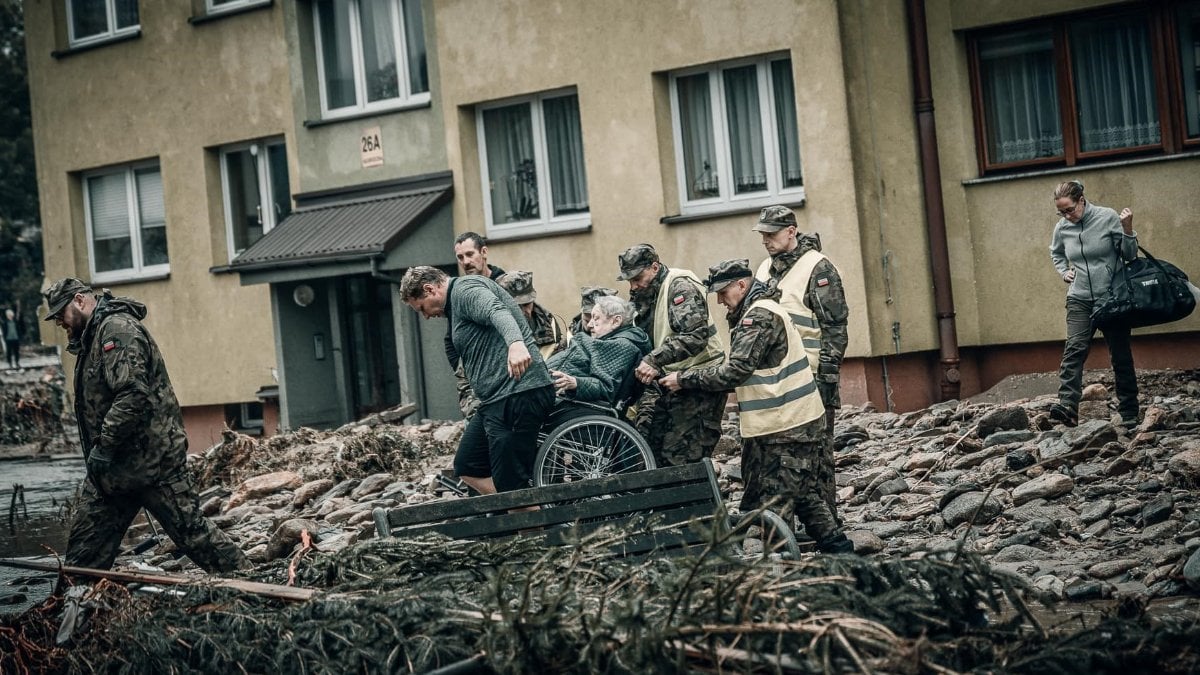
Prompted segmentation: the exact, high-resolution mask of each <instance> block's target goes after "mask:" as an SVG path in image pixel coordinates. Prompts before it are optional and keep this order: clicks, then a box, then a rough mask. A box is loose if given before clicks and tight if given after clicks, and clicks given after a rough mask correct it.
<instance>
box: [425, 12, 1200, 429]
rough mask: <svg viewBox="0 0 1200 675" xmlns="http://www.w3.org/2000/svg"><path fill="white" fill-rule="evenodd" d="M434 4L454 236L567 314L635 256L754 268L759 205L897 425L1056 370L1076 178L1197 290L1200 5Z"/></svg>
mask: <svg viewBox="0 0 1200 675" xmlns="http://www.w3.org/2000/svg"><path fill="white" fill-rule="evenodd" d="M437 7H438V9H437V14H436V25H437V34H438V39H439V48H438V52H439V60H440V65H441V79H440V82H441V97H442V102H443V105H444V107H445V109H446V111H447V115H446V144H447V148H448V153H449V164H450V168H451V170H452V171H453V172H454V174H455V176H456V177H459V178H460V181H459V184H458V185H457V186H456V194H455V200H454V219H455V222H456V223H470V224H472V225H473V226H476V227H480V228H483V229H482V231H485V232H486V234H487V236H488V237H489V238H490V239H491V241H492V242H494V243H493V245H492V247H491V249H492V253H493V258H494V259H495V260H496V261H497V262H498V263H499V264H500V265H501V266H502V267H505V268H506V269H513V268H522V269H528V270H531V271H532V272H533V273H534V280H535V284H536V285H537V288H538V290H539V302H543V301H544V303H543V304H546V305H547V306H548V307H550V308H552V309H554V310H555V311H557V312H558V313H560V314H563V315H565V316H569V315H571V314H574V312H575V311H576V310H575V307H576V306H577V301H578V296H577V293H578V287H579V286H580V285H585V284H606V285H611V286H614V287H615V286H618V284H617V283H616V282H614V281H613V279H614V277H615V274H616V271H617V266H616V256H617V253H618V252H619V251H621V250H622V249H623V248H625V247H626V246H629V245H631V244H634V243H637V242H641V241H647V242H650V243H653V244H654V245H655V246H656V247H657V249H658V250H659V252H660V253H661V255H662V258H663V260H664V262H666V263H667V264H668V265H672V266H679V267H686V268H690V269H692V270H695V271H697V272H700V273H703V272H704V271H705V270H706V269H707V267H708V265H710V264H712V263H713V262H715V261H717V260H720V259H724V258H729V257H733V256H744V257H748V258H750V259H751V261H752V262H754V263H757V262H758V261H760V260H762V259H763V258H764V257H765V252H764V250H763V249H762V247H761V245H760V242H759V239H758V237H757V235H756V234H755V233H753V232H751V230H750V227H751V225H752V224H753V223H754V220H755V214H756V213H757V211H758V209H759V208H760V207H761V206H764V205H766V204H772V203H784V204H788V205H790V206H792V207H793V208H794V209H795V211H796V213H797V217H798V218H799V221H800V229H801V230H804V231H810V232H814V231H815V232H818V233H820V235H821V238H822V241H823V244H824V251H825V253H826V254H828V255H829V257H830V258H831V259H832V260H833V261H834V262H835V263H836V264H837V265H838V267H839V269H840V271H841V274H842V277H843V279H844V281H845V286H846V293H847V297H848V300H849V302H850V306H851V319H850V346H849V350H848V356H849V357H850V358H849V360H848V362H847V365H846V366H845V368H844V369H843V380H842V381H843V385H842V386H843V395H844V398H845V399H847V400H849V401H851V402H856V403H858V402H863V401H865V400H868V399H869V400H872V401H873V402H875V403H876V405H878V406H879V407H880V408H884V407H885V406H887V407H890V408H895V409H901V410H907V409H913V408H915V407H920V406H923V405H927V404H929V403H931V402H933V401H936V400H939V399H941V398H943V397H946V396H968V395H971V394H973V393H976V392H978V391H980V390H981V389H983V388H986V387H988V386H990V385H991V384H993V383H995V382H996V381H998V380H999V379H1001V378H1002V377H1004V376H1005V375H1008V374H1011V373H1014V372H1029V371H1053V370H1056V369H1057V366H1058V360H1059V355H1060V353H1061V344H1062V343H1061V341H1062V339H1063V337H1064V333H1065V326H1064V315H1065V310H1064V308H1063V306H1064V298H1065V288H1064V287H1063V284H1062V282H1061V280H1060V279H1059V277H1058V275H1057V274H1056V273H1055V272H1054V270H1053V268H1052V266H1051V264H1050V259H1049V253H1048V245H1049V241H1050V234H1051V230H1052V228H1053V225H1054V223H1055V222H1056V220H1057V216H1055V215H1054V214H1053V211H1052V208H1051V204H1052V200H1051V198H1050V194H1051V191H1052V190H1053V188H1054V186H1055V185H1056V184H1057V183H1059V182H1061V181H1064V180H1067V179H1070V178H1079V179H1081V180H1083V181H1084V182H1085V184H1086V185H1087V194H1088V195H1089V197H1090V198H1092V199H1094V200H1095V201H1096V202H1097V203H1100V204H1106V205H1110V206H1112V207H1116V208H1118V209H1120V208H1121V207H1123V206H1125V205H1129V206H1131V207H1132V208H1133V209H1134V211H1135V212H1136V225H1137V229H1138V232H1139V234H1140V236H1141V241H1142V243H1143V245H1145V246H1146V247H1147V248H1149V249H1150V250H1151V251H1152V252H1158V253H1161V254H1163V255H1164V256H1165V257H1167V258H1174V260H1175V262H1177V263H1180V264H1181V265H1182V266H1183V267H1184V268H1189V267H1190V271H1191V272H1192V273H1193V274H1200V265H1198V264H1197V263H1195V262H1194V261H1191V262H1189V260H1188V257H1189V256H1187V255H1186V253H1184V252H1187V251H1192V250H1195V249H1196V247H1197V245H1198V244H1200V231H1198V230H1197V228H1196V227H1195V225H1194V223H1195V220H1196V214H1197V213H1200V191H1197V190H1196V186H1197V185H1198V184H1200V152H1197V150H1200V128H1198V127H1200V115H1198V113H1197V109H1196V107H1197V101H1198V99H1197V75H1196V73H1197V70H1196V67H1197V62H1196V61H1197V55H1198V54H1200V46H1197V45H1198V40H1200V28H1198V27H1197V16H1198V14H1197V13H1198V11H1200V3H1197V2H1134V3H1120V2H1118V3H1112V2H1086V1H1076V0H1072V1H1061V2H1032V1H1030V2H1012V1H1004V2H1001V1H999V0H997V1H995V2H990V1H983V2H981V1H978V0H930V1H928V2H919V1H915V0H914V1H912V2H905V1H903V0H872V1H871V2H864V1H862V0H778V1H774V2H771V1H764V2H717V1H712V2H704V1H693V2H644V1H637V0H628V1H624V0H609V1H606V2H588V3H581V2H569V1H565V0H563V1H556V2H550V1H548V2H525V1H522V0H455V1H447V2H439V3H437ZM914 11H915V12H916V13H918V14H919V13H920V12H924V16H923V17H922V18H923V19H924V20H923V21H919V22H917V23H919V24H921V25H923V26H924V30H923V31H914V30H913V29H912V28H911V27H910V25H909V24H910V22H909V16H910V14H913V13H914ZM918 62H925V63H927V64H928V66H927V69H926V70H927V72H928V73H929V80H928V84H927V85H926V87H925V89H924V93H923V94H921V95H920V97H918V94H917V91H918V90H917V86H916V85H917V84H918V82H919V80H918V79H916V78H915V76H914V63H918ZM451 111H453V112H451ZM919 113H923V115H924V118H925V120H926V121H928V122H932V121H934V120H936V128H935V130H936V140H935V141H934V143H935V144H933V145H931V144H930V143H929V141H930V140H932V139H924V140H923V139H922V137H921V134H920V127H921V124H920V122H921V119H920V116H919ZM1031 119H1033V120H1034V121H1033V122H1031V121H1029V120H1031ZM929 128H934V127H932V125H930V126H929ZM931 147H932V150H933V152H930V151H929V150H930V148H931ZM989 148H1001V149H1002V151H1001V154H996V153H994V152H991V151H989ZM923 161H925V162H926V163H925V164H923ZM923 167H924V168H923ZM927 177H928V178H929V180H928V181H926V180H925V179H926V178H927ZM938 192H940V194H938ZM931 204H934V205H937V208H934V209H930V208H928V207H929V206H930V205H931ZM931 212H933V215H931ZM936 212H941V213H942V214H943V216H942V217H940V218H939V217H937V216H936ZM931 221H941V224H940V225H939V226H936V227H934V228H930V227H929V223H930V222H931ZM460 229H461V228H460ZM939 268H940V269H941V270H942V271H941V272H940V274H941V276H940V277H939V272H938V271H937V270H938V269H939ZM939 289H944V297H942V298H940V299H939V293H938V290H939ZM714 311H718V313H720V314H723V310H718V309H716V308H715V305H714ZM1197 329H1200V317H1192V318H1190V319H1188V320H1186V321H1182V322H1179V323H1177V324H1172V325H1169V326H1161V327H1156V328H1153V329H1145V330H1142V331H1139V332H1140V333H1142V335H1141V336H1139V337H1138V339H1137V340H1136V346H1135V358H1136V360H1137V364H1138V366H1139V367H1172V366H1173V367H1188V366H1190V367H1195V366H1196V365H1198V364H1200V341H1198V340H1197V333H1196V331H1197ZM1106 359H1107V356H1106V355H1105V354H1104V349H1103V347H1100V348H1099V349H1097V350H1094V355H1093V358H1092V360H1091V361H1090V362H1089V365H1091V366H1095V367H1103V366H1106V364H1107V361H1106Z"/></svg>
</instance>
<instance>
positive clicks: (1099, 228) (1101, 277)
mask: <svg viewBox="0 0 1200 675" xmlns="http://www.w3.org/2000/svg"><path fill="white" fill-rule="evenodd" d="M1136 257H1137V233H1136V232H1134V233H1133V234H1130V235H1126V234H1125V231H1124V230H1123V229H1122V228H1121V219H1120V217H1119V216H1117V212H1116V211H1113V210H1112V209H1110V208H1108V207H1106V206H1100V205H1099V204H1093V203H1091V202H1085V203H1084V207H1083V217H1082V218H1080V219H1079V222H1078V223H1072V222H1071V221H1069V220H1067V219H1066V218H1060V219H1059V221H1058V224H1057V225H1055V226H1054V234H1053V235H1052V236H1051V237H1050V259H1051V260H1052V261H1054V269H1055V270H1057V271H1058V275H1059V276H1062V275H1064V274H1066V273H1067V270H1068V269H1074V270H1075V280H1074V281H1072V282H1071V287H1070V289H1068V290H1067V297H1068V298H1075V299H1077V300H1084V301H1087V302H1095V301H1097V300H1099V299H1101V298H1103V297H1104V296H1105V295H1107V294H1108V286H1109V283H1110V282H1111V281H1112V275H1113V272H1115V271H1116V270H1117V268H1118V267H1119V266H1120V265H1121V264H1122V263H1121V261H1122V259H1124V260H1133V259H1134V258H1136Z"/></svg>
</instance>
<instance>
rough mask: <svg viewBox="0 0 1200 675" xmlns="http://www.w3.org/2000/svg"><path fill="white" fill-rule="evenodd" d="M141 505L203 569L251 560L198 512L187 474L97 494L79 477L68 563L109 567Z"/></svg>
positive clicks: (245, 564) (221, 568) (246, 564)
mask: <svg viewBox="0 0 1200 675" xmlns="http://www.w3.org/2000/svg"><path fill="white" fill-rule="evenodd" d="M142 507H145V508H146V510H147V511H149V512H150V513H151V514H153V515H154V518H155V520H157V521H158V522H159V524H160V525H162V527H163V530H165V531H166V534H167V536H169V537H170V538H171V540H172V541H174V542H175V545H176V546H177V547H178V548H179V551H180V552H182V553H183V554H185V555H187V557H189V558H191V559H192V562H194V563H196V564H197V565H199V566H200V567H202V568H204V569H205V570H206V571H208V572H231V571H233V570H236V569H245V568H246V567H249V566H250V563H249V561H247V560H246V556H245V555H244V554H243V553H242V551H241V549H239V548H238V547H237V544H234V543H233V541H232V540H230V539H229V537H228V536H227V535H226V534H225V533H224V532H222V531H221V530H219V529H217V527H216V526H215V525H213V524H212V522H211V521H209V520H208V519H207V518H205V517H204V515H203V514H202V513H201V512H200V504H199V497H198V495H197V494H196V490H195V488H193V487H192V483H191V481H190V480H189V479H188V478H187V477H186V476H176V477H174V478H172V479H170V480H166V481H160V482H158V483H156V484H153V485H150V486H147V487H145V488H143V489H141V490H138V491H137V492H123V493H117V494H112V495H102V494H100V492H99V491H98V490H97V489H96V486H95V485H94V484H93V483H92V481H91V480H90V479H84V482H83V487H82V489H81V490H80V496H79V501H78V503H77V504H76V506H75V515H74V517H73V518H72V520H71V533H70V535H69V537H68V538H67V555H66V559H67V564H68V565H78V566H82V567H94V568H96V569H105V570H106V569H109V568H110V567H112V565H113V561H115V560H116V559H117V554H118V553H119V552H120V549H121V540H122V539H123V538H124V536H125V531H126V530H128V529H129V525H130V523H132V522H133V518H134V516H136V515H137V512H138V509H141V508H142Z"/></svg>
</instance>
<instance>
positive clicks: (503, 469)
mask: <svg viewBox="0 0 1200 675" xmlns="http://www.w3.org/2000/svg"><path fill="white" fill-rule="evenodd" d="M553 406H554V387H551V386H545V387H538V388H537V389H530V390H527V391H521V392H517V393H515V394H512V395H511V396H505V397H504V398H502V399H500V400H499V401H493V402H491V403H487V404H484V405H481V406H480V407H479V410H478V411H476V413H475V415H474V416H473V417H472V418H471V420H470V421H469V422H467V426H466V429H464V430H463V436H462V439H461V440H460V441H459V443H458V452H457V453H456V454H455V456H454V472H455V473H456V474H458V475H459V476H469V477H471V478H487V477H488V476H490V477H491V479H492V482H493V483H494V484H495V485H496V491H497V492H507V491H509V490H517V489H520V488H524V487H531V486H532V485H533V482H532V476H533V461H534V459H536V458H537V436H538V431H540V430H541V428H542V423H543V422H545V421H546V417H547V416H549V415H550V410H551V408H552V407H553Z"/></svg>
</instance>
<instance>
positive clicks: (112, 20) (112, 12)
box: [63, 0, 142, 47]
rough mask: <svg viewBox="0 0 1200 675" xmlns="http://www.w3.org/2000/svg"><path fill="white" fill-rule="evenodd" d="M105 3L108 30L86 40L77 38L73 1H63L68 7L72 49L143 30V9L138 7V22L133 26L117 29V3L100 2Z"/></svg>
mask: <svg viewBox="0 0 1200 675" xmlns="http://www.w3.org/2000/svg"><path fill="white" fill-rule="evenodd" d="M98 1H101V2H103V3H104V9H105V10H106V12H107V14H108V30H106V31H104V32H103V33H98V34H96V35H89V36H87V37H85V38H76V37H75V17H74V16H73V15H74V13H75V5H74V3H73V2H72V0H63V2H64V3H65V4H66V5H67V44H69V45H70V46H71V47H83V46H86V45H91V44H98V43H101V42H108V41H110V40H113V39H116V38H119V37H121V36H124V35H129V34H131V33H136V32H138V31H139V30H141V29H142V12H141V9H142V8H141V7H140V6H139V7H138V22H137V23H135V24H133V25H132V26H126V27H124V28H117V3H116V1H115V0H98Z"/></svg>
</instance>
